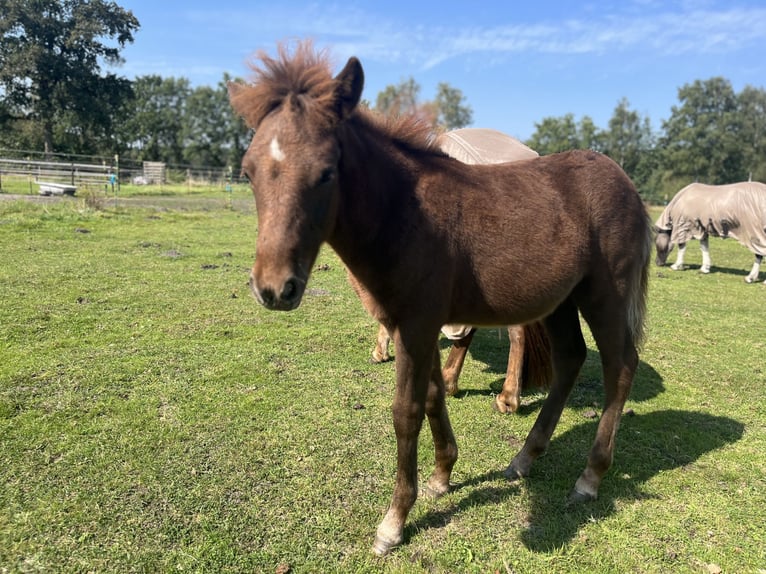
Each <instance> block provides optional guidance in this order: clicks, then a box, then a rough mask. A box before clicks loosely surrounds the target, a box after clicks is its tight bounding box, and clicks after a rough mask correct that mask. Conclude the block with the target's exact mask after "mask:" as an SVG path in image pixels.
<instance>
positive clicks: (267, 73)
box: [231, 41, 437, 153]
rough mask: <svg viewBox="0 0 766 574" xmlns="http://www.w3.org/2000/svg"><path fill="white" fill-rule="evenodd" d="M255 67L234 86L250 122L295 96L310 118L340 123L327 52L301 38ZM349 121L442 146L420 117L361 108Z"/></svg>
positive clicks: (395, 137) (261, 55)
mask: <svg viewBox="0 0 766 574" xmlns="http://www.w3.org/2000/svg"><path fill="white" fill-rule="evenodd" d="M249 67H250V69H251V70H252V71H253V77H252V80H251V83H249V84H239V85H238V86H237V87H236V89H232V90H231V104H232V106H233V107H234V109H235V110H236V111H237V112H238V113H239V114H240V115H241V116H242V117H243V118H244V119H245V122H246V123H247V125H248V126H250V127H252V128H255V129H257V128H258V125H259V124H260V123H261V122H262V121H263V119H264V118H265V117H266V116H267V115H268V114H269V113H271V112H272V111H273V110H275V109H277V108H279V107H280V106H282V105H283V104H285V102H288V101H291V100H292V101H293V102H295V103H296V104H297V105H299V106H302V107H303V109H304V110H305V111H306V113H308V114H312V117H310V118H309V121H311V120H313V121H318V122H323V123H325V124H326V125H332V123H333V122H336V121H337V118H338V110H339V106H340V102H338V96H337V93H336V87H337V82H336V81H335V79H334V77H333V74H332V65H331V62H330V58H329V56H328V54H327V52H326V51H324V50H315V49H314V46H313V43H312V42H310V41H305V42H299V43H298V44H296V46H295V48H294V50H292V51H291V50H290V49H289V47H288V45H286V44H284V43H282V44H279V45H278V47H277V56H276V57H271V56H269V55H268V54H267V53H266V52H264V51H259V52H258V53H256V56H255V58H254V59H253V60H251V61H250V62H249ZM349 119H351V120H352V121H358V122H359V123H360V124H361V125H364V126H366V127H368V128H370V129H371V131H372V132H374V133H375V134H376V135H378V136H382V137H385V138H390V139H391V140H392V141H393V142H394V143H395V144H396V145H397V146H400V147H403V148H407V149H410V150H413V151H420V152H424V153H433V152H435V151H436V150H437V148H436V146H435V145H434V140H435V134H434V132H433V129H432V128H431V126H430V125H429V124H428V123H426V122H424V121H422V120H420V119H418V118H417V117H416V116H409V115H403V116H399V117H395V118H389V117H387V116H384V115H383V114H380V113H377V112H375V111H373V110H370V109H367V108H365V107H363V106H358V107H357V108H356V110H355V111H354V113H353V116H352V118H349Z"/></svg>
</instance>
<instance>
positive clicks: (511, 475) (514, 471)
mask: <svg viewBox="0 0 766 574" xmlns="http://www.w3.org/2000/svg"><path fill="white" fill-rule="evenodd" d="M503 474H504V475H505V478H507V479H508V480H510V481H511V482H515V481H517V480H521V479H522V478H525V477H526V476H527V474H526V473H525V472H523V471H522V470H521V469H519V468H516V466H514V464H513V463H511V464H509V465H508V468H506V469H505V472H504V473H503Z"/></svg>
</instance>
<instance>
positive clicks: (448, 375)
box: [442, 329, 476, 396]
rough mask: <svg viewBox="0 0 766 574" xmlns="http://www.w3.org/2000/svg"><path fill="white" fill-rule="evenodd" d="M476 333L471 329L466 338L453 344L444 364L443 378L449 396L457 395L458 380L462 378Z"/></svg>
mask: <svg viewBox="0 0 766 574" xmlns="http://www.w3.org/2000/svg"><path fill="white" fill-rule="evenodd" d="M475 333H476V329H471V330H470V331H468V334H467V335H466V336H465V337H463V338H462V339H457V340H455V341H453V342H452V348H450V351H449V355H448V356H447V360H446V361H445V363H444V369H442V377H443V378H444V384H445V387H446V392H447V394H448V395H449V396H454V395H455V394H457V380H458V378H459V377H460V372H461V371H462V370H463V363H464V362H465V356H466V354H467V353H468V347H469V346H470V345H471V341H472V340H473V336H474V334H475Z"/></svg>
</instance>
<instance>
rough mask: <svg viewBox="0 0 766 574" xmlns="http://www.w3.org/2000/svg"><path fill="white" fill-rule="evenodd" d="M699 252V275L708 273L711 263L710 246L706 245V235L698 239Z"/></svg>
mask: <svg viewBox="0 0 766 574" xmlns="http://www.w3.org/2000/svg"><path fill="white" fill-rule="evenodd" d="M700 251H702V267H700V273H710V266H711V265H712V262H711V260H710V244H709V243H708V236H707V235H705V236H704V237H703V238H702V239H700Z"/></svg>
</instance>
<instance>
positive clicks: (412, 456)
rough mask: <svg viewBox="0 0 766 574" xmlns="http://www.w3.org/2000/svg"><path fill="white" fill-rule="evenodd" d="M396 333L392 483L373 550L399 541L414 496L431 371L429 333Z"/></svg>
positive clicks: (432, 345) (432, 342) (380, 551)
mask: <svg viewBox="0 0 766 574" xmlns="http://www.w3.org/2000/svg"><path fill="white" fill-rule="evenodd" d="M402 339H403V336H402V334H401V332H399V333H398V334H397V335H396V337H395V341H396V391H395V394H394V404H393V407H392V411H393V416H394V431H395V433H396V465H397V466H396V483H395V485H394V493H393V496H392V498H391V505H390V506H389V508H388V512H386V516H385V517H384V518H383V521H382V522H381V523H380V525H379V526H378V529H377V532H376V534H375V543H374V545H373V547H372V550H373V552H375V554H377V555H379V556H383V555H384V554H387V553H388V552H389V551H390V550H391V549H392V548H394V547H395V546H398V545H399V544H401V542H402V533H403V531H404V523H405V521H406V520H407V515H408V514H409V512H410V509H411V508H412V505H413V504H415V500H416V499H417V496H418V487H417V479H418V434H419V433H420V427H421V426H422V424H423V418H424V415H425V411H426V396H427V395H428V390H429V378H430V376H431V373H432V371H433V362H434V359H433V358H434V353H435V352H436V351H437V347H436V333H434V334H433V337H428V338H427V339H424V338H423V337H420V338H418V337H411V338H408V339H407V340H406V341H403V340H402Z"/></svg>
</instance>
